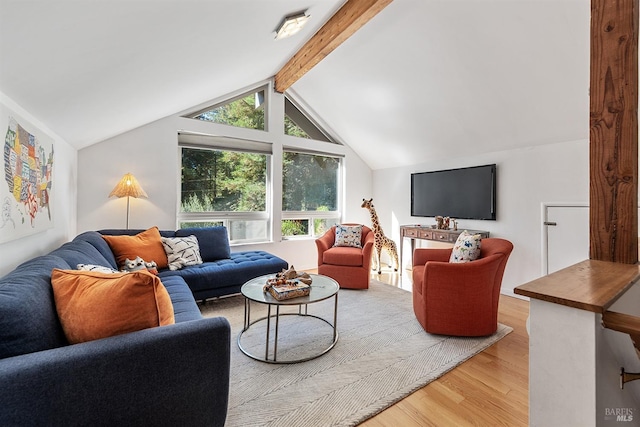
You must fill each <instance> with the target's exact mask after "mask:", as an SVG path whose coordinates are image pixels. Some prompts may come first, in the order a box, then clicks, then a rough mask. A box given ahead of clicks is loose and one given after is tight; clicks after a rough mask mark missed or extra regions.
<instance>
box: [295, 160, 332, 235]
mask: <svg viewBox="0 0 640 427" xmlns="http://www.w3.org/2000/svg"><path fill="white" fill-rule="evenodd" d="M340 164H341V160H340V158H338V157H332V156H328V155H323V154H314V153H303V152H296V151H285V152H284V153H283V165H282V236H283V237H285V238H293V237H295V236H312V237H315V236H319V235H321V234H322V233H324V232H325V231H326V230H327V229H328V228H330V227H331V226H332V225H334V224H336V223H337V222H339V221H340V212H339V211H340V209H339V204H338V200H339V199H340V197H339V192H340V171H341V168H340Z"/></svg>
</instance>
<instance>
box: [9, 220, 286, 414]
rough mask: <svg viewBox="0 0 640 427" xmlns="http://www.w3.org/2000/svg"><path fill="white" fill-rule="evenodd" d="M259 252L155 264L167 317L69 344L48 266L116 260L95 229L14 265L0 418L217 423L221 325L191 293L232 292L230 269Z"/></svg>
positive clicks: (223, 391)
mask: <svg viewBox="0 0 640 427" xmlns="http://www.w3.org/2000/svg"><path fill="white" fill-rule="evenodd" d="M113 232H114V233H118V232H117V231H113ZM125 233H127V234H132V232H129V231H127V232H125ZM214 233H215V232H214ZM217 233H220V234H221V235H222V233H223V232H222V231H221V230H218V231H217ZM165 234H171V232H165ZM224 235H225V236H226V230H224ZM214 240H215V239H214ZM209 243H212V244H213V243H214V242H213V240H212V241H209ZM206 247H207V242H206V241H205V242H204V248H205V249H206ZM226 247H227V248H228V243H227V245H226ZM210 249H215V248H213V247H211V248H210ZM265 259H267V260H268V259H271V258H270V257H268V256H267V255H265V254H262V253H251V252H250V253H245V254H242V255H236V256H231V254H230V257H229V258H227V259H226V260H219V261H217V262H213V263H211V264H210V265H208V266H207V265H202V266H193V267H190V268H189V269H185V270H184V271H182V272H180V271H178V273H182V274H175V273H176V272H173V271H168V270H167V271H161V272H160V277H161V281H162V284H163V285H164V287H165V288H166V290H167V293H168V295H169V297H170V301H171V305H172V306H173V312H174V316H175V324H171V325H167V326H161V327H153V328H148V329H142V330H138V331H135V332H128V333H123V334H120V335H115V336H110V337H108V338H102V339H97V340H92V341H87V342H82V343H79V344H69V342H68V341H67V339H66V336H65V333H64V330H63V327H62V325H61V323H60V319H59V317H58V313H57V311H56V304H55V301H54V293H53V290H52V284H51V275H52V270H53V269H62V270H73V269H75V268H76V266H77V265H78V264H92V265H101V266H105V267H111V268H116V259H115V257H114V254H113V252H112V251H111V248H110V246H109V245H108V244H107V243H106V241H105V240H104V239H103V237H102V235H101V234H100V233H98V232H95V231H90V232H85V233H82V234H80V235H78V236H77V237H76V238H75V239H74V240H73V241H71V242H68V243H65V244H64V245H62V246H61V247H59V248H58V249H56V250H54V251H52V252H51V253H49V254H47V255H44V256H39V257H36V258H34V259H31V260H29V261H26V262H25V263H23V264H21V265H19V266H18V267H17V268H16V269H15V270H13V271H12V272H10V273H9V274H8V275H6V276H4V277H2V278H0V425H1V426H40V425H47V426H80V425H82V426H84V425H91V426H112V425H153V426H176V425H184V426H222V425H224V423H225V420H226V413H227V404H228V394H229V372H230V326H229V322H228V321H227V320H226V319H224V318H221V317H218V318H203V317H202V315H201V314H200V310H199V308H198V306H197V304H196V302H195V299H194V295H197V296H199V297H200V298H206V297H209V296H219V295H224V294H227V293H233V292H237V291H238V289H239V285H240V283H239V282H240V281H241V280H244V279H243V278H244V277H246V275H245V276H242V275H241V273H239V272H238V271H237V269H244V274H249V275H251V274H256V275H258V274H266V271H265V270H260V269H259V268H256V267H255V265H254V264H253V263H256V264H261V263H263V262H267V263H268V264H269V262H268V261H264V260H265ZM280 261H282V260H280ZM285 264H286V263H285ZM269 265H271V264H269ZM275 265H276V264H274V265H273V269H275V268H276V267H275ZM233 266H236V267H233ZM245 266H246V268H244V267H245ZM281 266H282V264H277V268H278V270H279V269H281V268H280V267H281ZM196 267H198V268H196ZM278 270H276V271H278ZM144 274H146V273H144ZM154 280H156V279H154ZM185 280H188V282H186V281H185ZM187 283H189V284H190V285H191V286H192V287H191V288H190V287H189V286H188V285H187Z"/></svg>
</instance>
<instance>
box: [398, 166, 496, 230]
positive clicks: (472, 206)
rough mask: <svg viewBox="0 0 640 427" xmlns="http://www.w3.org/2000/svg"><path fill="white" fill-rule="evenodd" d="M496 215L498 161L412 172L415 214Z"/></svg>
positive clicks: (468, 217) (476, 217) (470, 217)
mask: <svg viewBox="0 0 640 427" xmlns="http://www.w3.org/2000/svg"><path fill="white" fill-rule="evenodd" d="M437 215H441V216H448V217H450V218H455V219H488V220H495V219H496V165H495V164H492V165H484V166H475V167H469V168H461V169H449V170H440V171H433V172H421V173H413V174H411V216H426V217H435V216H437Z"/></svg>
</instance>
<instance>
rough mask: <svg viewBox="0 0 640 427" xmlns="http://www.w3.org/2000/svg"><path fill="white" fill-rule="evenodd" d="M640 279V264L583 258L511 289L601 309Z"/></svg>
mask: <svg viewBox="0 0 640 427" xmlns="http://www.w3.org/2000/svg"><path fill="white" fill-rule="evenodd" d="M638 279H640V265H638V264H622V263H616V262H608V261H595V260H586V261H582V262H579V263H578V264H574V265H572V266H570V267H567V268H565V269H562V270H560V271H556V272H555V273H551V274H549V275H547V276H544V277H541V278H539V279H536V280H533V281H531V282H529V283H525V284H524V285H520V286H518V287H516V288H515V289H514V292H515V293H516V294H517V295H523V296H527V297H530V298H535V299H539V300H542V301H548V302H553V303H556V304H561V305H566V306H569V307H574V308H578V309H581V310H587V311H592V312H594V313H604V312H605V311H607V309H608V307H609V306H611V304H613V303H614V302H615V301H616V300H617V299H618V298H619V297H620V296H621V295H622V294H623V293H624V292H625V291H626V290H627V289H629V287H630V286H631V285H633V284H634V283H635V282H636V281H637V280H638Z"/></svg>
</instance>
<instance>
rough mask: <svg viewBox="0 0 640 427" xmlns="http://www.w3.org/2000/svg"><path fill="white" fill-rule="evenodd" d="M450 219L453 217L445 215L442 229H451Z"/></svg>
mask: <svg viewBox="0 0 640 427" xmlns="http://www.w3.org/2000/svg"><path fill="white" fill-rule="evenodd" d="M449 221H451V218H449V217H448V216H445V217H444V219H443V220H442V229H443V230H448V229H449Z"/></svg>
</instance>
